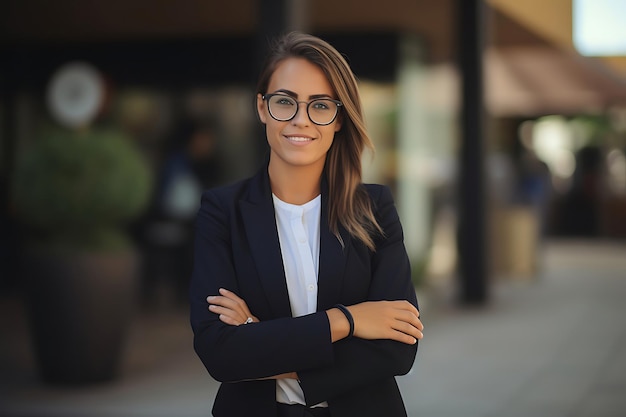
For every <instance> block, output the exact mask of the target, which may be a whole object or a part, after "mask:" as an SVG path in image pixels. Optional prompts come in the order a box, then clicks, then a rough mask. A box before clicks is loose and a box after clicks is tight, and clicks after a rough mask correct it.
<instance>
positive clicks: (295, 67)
mask: <svg viewBox="0 0 626 417" xmlns="http://www.w3.org/2000/svg"><path fill="white" fill-rule="evenodd" d="M281 89H284V90H289V91H293V92H294V93H296V94H297V95H298V97H308V96H312V95H319V94H326V95H329V96H334V91H333V88H332V86H331V85H330V82H329V81H328V78H326V74H324V72H323V71H322V69H321V68H320V67H318V66H317V65H315V64H312V63H311V62H309V61H307V60H306V59H304V58H287V59H285V60H284V61H281V62H280V63H279V64H278V65H277V66H276V69H275V70H274V72H273V73H272V76H271V77H270V82H269V84H268V88H267V91H268V92H273V91H277V90H281Z"/></svg>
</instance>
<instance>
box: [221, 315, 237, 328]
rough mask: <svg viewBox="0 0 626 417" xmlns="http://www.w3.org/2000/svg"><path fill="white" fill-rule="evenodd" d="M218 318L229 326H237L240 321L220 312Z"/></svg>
mask: <svg viewBox="0 0 626 417" xmlns="http://www.w3.org/2000/svg"><path fill="white" fill-rule="evenodd" d="M220 320H221V321H222V322H223V323H226V324H228V325H230V326H239V325H241V323H242V322H241V321H238V320H235V319H233V318H232V317H230V316H227V315H224V314H220Z"/></svg>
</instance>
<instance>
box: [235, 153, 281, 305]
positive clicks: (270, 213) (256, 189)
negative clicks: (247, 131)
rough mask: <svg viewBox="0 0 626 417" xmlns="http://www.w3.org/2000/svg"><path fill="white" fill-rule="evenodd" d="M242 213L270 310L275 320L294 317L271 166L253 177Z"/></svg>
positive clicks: (242, 202) (242, 204)
mask: <svg viewBox="0 0 626 417" xmlns="http://www.w3.org/2000/svg"><path fill="white" fill-rule="evenodd" d="M241 212H242V217H243V223H244V227H245V230H246V235H247V237H248V241H249V242H250V249H251V251H252V258H253V259H254V263H255V265H256V267H257V271H258V274H259V278H260V280H261V285H262V286H263V288H264V290H265V296H266V298H267V300H268V302H269V305H270V309H271V311H272V313H273V314H274V316H275V317H285V316H291V307H290V304H289V294H288V291H287V282H286V280H285V269H284V267H283V259H282V254H281V251H280V242H279V240H278V230H277V228H276V218H275V214H274V203H273V202H272V192H271V189H270V186H269V177H268V174H267V165H266V166H265V168H264V169H263V170H262V171H261V172H259V173H258V174H257V175H256V176H255V177H253V179H252V182H251V185H250V193H249V198H248V199H247V200H242V201H241Z"/></svg>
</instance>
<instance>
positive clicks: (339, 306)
mask: <svg viewBox="0 0 626 417" xmlns="http://www.w3.org/2000/svg"><path fill="white" fill-rule="evenodd" d="M335 308H337V309H339V311H341V313H342V314H343V315H344V316H346V320H348V326H349V330H348V337H352V336H354V318H353V317H352V313H351V312H350V310H348V308H347V307H346V306H344V305H343V304H335Z"/></svg>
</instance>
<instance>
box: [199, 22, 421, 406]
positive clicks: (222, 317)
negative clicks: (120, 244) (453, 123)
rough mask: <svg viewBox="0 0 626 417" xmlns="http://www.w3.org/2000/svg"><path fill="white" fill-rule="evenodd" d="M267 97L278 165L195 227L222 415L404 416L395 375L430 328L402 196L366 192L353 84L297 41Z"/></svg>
mask: <svg viewBox="0 0 626 417" xmlns="http://www.w3.org/2000/svg"><path fill="white" fill-rule="evenodd" d="M257 92H258V94H257V100H256V105H257V111H258V115H259V118H260V120H261V122H262V123H263V124H264V125H265V130H266V136H267V141H268V143H269V146H270V155H269V161H268V162H267V164H266V165H265V166H264V167H263V169H261V170H260V172H259V173H258V174H257V175H255V176H254V177H252V178H249V179H247V180H244V181H241V182H239V183H236V184H234V185H230V186H227V187H222V188H218V189H214V190H209V191H207V192H205V193H204V194H203V195H202V206H201V209H200V211H199V214H198V218H197V225H196V242H195V262H194V272H193V276H192V283H191V288H190V295H191V323H192V328H193V331H194V347H195V350H196V352H197V354H198V356H199V357H200V359H201V360H202V362H203V363H204V365H205V366H206V368H207V370H208V371H209V373H210V374H211V376H212V377H213V378H215V379H216V380H218V381H221V382H222V384H221V386H220V389H219V392H218V394H217V397H216V399H215V403H214V406H213V414H214V415H215V416H218V417H220V416H229V417H230V416H242V417H244V416H245V417H251V416H279V417H280V416H296V415H298V416H311V415H313V416H333V417H338V416H350V417H354V416H359V417H367V416H377V417H379V416H381V415H384V416H406V411H405V408H404V404H403V402H402V399H401V396H400V393H399V390H398V387H397V384H396V381H395V378H394V377H395V376H396V375H402V374H405V373H407V372H408V371H409V370H410V368H411V366H412V364H413V361H414V359H415V354H416V352H417V340H418V339H421V338H422V337H423V335H422V329H423V326H422V323H421V321H420V320H419V312H418V310H417V300H416V297H415V291H414V288H413V286H412V284H411V280H410V275H411V274H410V266H409V261H408V258H407V254H406V250H405V247H404V243H403V236H402V228H401V225H400V222H399V219H398V215H397V212H396V209H395V206H394V203H393V199H392V197H391V193H390V191H389V189H388V188H387V187H384V186H380V185H364V184H362V183H361V165H360V163H361V154H362V151H363V150H364V148H365V147H369V148H371V147H372V144H371V142H370V139H369V138H368V136H367V133H366V131H365V128H364V124H363V118H362V112H361V104H360V98H359V94H358V89H357V84H356V80H355V78H354V75H353V74H352V72H351V70H350V68H349V66H348V64H347V63H346V61H345V60H344V59H343V57H342V56H341V55H340V54H339V53H338V52H337V51H336V50H335V49H334V48H333V47H331V46H330V45H329V44H327V43H326V42H324V41H322V40H321V39H319V38H316V37H313V36H310V35H306V34H300V33H291V34H289V35H286V36H285V37H284V38H282V39H281V40H280V42H278V43H277V45H276V46H275V48H274V50H273V51H272V53H271V55H270V56H269V59H268V61H267V63H266V66H265V68H264V70H263V71H262V73H261V76H260V79H259V84H258V89H257Z"/></svg>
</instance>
